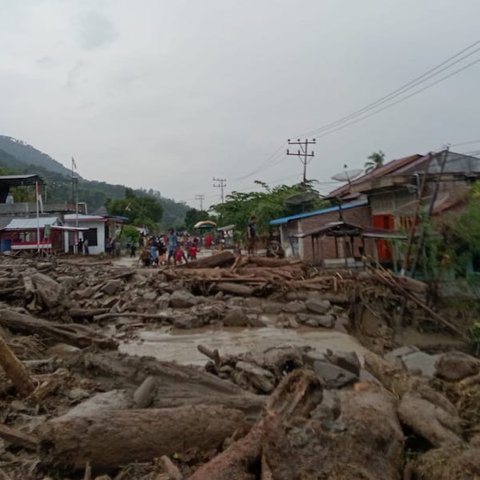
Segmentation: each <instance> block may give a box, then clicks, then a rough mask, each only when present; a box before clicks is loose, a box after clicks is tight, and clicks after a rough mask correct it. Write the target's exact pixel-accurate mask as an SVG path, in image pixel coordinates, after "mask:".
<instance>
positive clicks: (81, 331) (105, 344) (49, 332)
mask: <svg viewBox="0 0 480 480" xmlns="http://www.w3.org/2000/svg"><path fill="white" fill-rule="evenodd" d="M0 326H2V327H6V328H8V329H10V330H12V331H14V332H21V333H26V334H29V335H32V334H38V335H40V336H42V337H46V338H52V339H54V340H56V341H59V342H64V343H68V344H69V345H74V346H76V347H80V348H84V347H88V346H90V345H95V346H97V347H100V348H106V349H116V348H117V342H115V340H113V339H111V338H107V337H104V336H103V335H101V334H99V333H98V332H95V331H94V330H92V329H91V328H89V327H87V326H85V325H77V324H63V323H56V322H50V321H48V320H42V319H40V318H36V317H32V316H31V315H26V314H24V313H18V312H15V311H13V310H7V309H2V310H0Z"/></svg>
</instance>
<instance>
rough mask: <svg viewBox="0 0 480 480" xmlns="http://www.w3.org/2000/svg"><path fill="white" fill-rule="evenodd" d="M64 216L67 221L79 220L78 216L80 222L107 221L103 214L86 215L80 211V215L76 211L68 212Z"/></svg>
mask: <svg viewBox="0 0 480 480" xmlns="http://www.w3.org/2000/svg"><path fill="white" fill-rule="evenodd" d="M63 218H64V219H65V222H67V223H70V222H74V221H76V220H77V218H78V221H79V222H105V221H106V218H105V217H102V216H101V215H84V214H83V213H79V214H78V215H77V214H76V213H68V214H67V215H64V217H63Z"/></svg>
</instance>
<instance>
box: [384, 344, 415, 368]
mask: <svg viewBox="0 0 480 480" xmlns="http://www.w3.org/2000/svg"><path fill="white" fill-rule="evenodd" d="M419 351H420V350H419V349H418V348H417V347H415V346H414V345H405V346H403V347H399V348H396V349H395V350H392V351H391V352H388V353H387V354H386V355H385V360H387V361H388V362H390V363H393V364H395V365H397V366H399V367H403V366H404V365H403V363H402V361H401V357H403V356H404V355H410V354H411V353H415V352H419Z"/></svg>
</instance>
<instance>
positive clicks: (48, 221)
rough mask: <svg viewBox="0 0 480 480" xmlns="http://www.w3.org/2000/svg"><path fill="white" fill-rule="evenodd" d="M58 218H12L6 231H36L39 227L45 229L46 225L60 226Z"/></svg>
mask: <svg viewBox="0 0 480 480" xmlns="http://www.w3.org/2000/svg"><path fill="white" fill-rule="evenodd" d="M59 223H60V220H59V219H58V217H40V218H38V220H37V218H35V217H34V218H12V219H11V220H10V223H8V225H7V226H6V227H4V230H35V229H36V228H37V227H38V226H39V227H40V228H45V226H46V225H58V224H59Z"/></svg>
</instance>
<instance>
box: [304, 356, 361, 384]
mask: <svg viewBox="0 0 480 480" xmlns="http://www.w3.org/2000/svg"><path fill="white" fill-rule="evenodd" d="M313 369H314V370H315V374H316V375H317V377H318V378H319V380H320V382H321V383H322V385H323V386H324V387H325V388H341V387H345V386H347V385H351V384H352V383H355V382H356V381H358V376H357V375H354V374H353V373H352V372H349V371H348V370H345V369H343V368H340V367H338V366H337V365H332V364H331V363H329V362H327V361H322V360H317V361H316V362H314V363H313Z"/></svg>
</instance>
